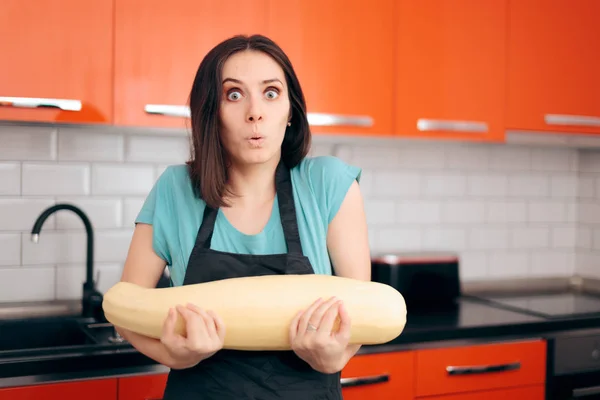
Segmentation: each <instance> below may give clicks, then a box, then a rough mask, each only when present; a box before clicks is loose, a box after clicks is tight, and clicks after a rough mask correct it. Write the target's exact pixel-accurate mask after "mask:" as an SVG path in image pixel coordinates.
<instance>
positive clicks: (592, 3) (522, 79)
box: [506, 0, 600, 133]
mask: <svg viewBox="0 0 600 400" xmlns="http://www.w3.org/2000/svg"><path fill="white" fill-rule="evenodd" d="M598 16H600V2H599V1H597V0H578V1H569V0H553V1H545V0H526V1H521V0H511V1H510V8H509V34H508V72H507V79H508V82H507V83H508V100H507V115H506V125H507V128H508V129H512V130H529V131H555V132H561V133H569V132H581V133H600V74H599V73H598V71H600V56H599V55H598V54H599V50H598V43H600V24H599V23H598Z"/></svg>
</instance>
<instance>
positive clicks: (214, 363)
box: [163, 162, 342, 400]
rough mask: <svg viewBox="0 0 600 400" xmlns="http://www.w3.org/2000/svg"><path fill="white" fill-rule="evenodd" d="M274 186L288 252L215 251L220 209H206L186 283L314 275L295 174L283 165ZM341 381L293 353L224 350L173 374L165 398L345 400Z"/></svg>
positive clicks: (187, 272) (335, 375) (173, 399)
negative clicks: (301, 230)
mask: <svg viewBox="0 0 600 400" xmlns="http://www.w3.org/2000/svg"><path fill="white" fill-rule="evenodd" d="M275 185H276V190H277V197H278V201H279V213H280V215H281V223H282V226H283V233H284V235H285V241H286V244H287V250H288V252H287V253H283V254H274V255H247V254H234V253H227V252H222V251H215V250H211V249H210V243H211V239H212V234H213V229H214V226H215V220H216V218H217V210H215V209H212V208H209V207H206V209H205V211H204V216H203V219H202V224H201V226H200V229H199V230H198V236H197V237H196V244H195V245H194V248H193V250H192V252H191V254H190V258H189V261H188V265H187V270H186V274H185V278H184V281H183V284H184V285H191V284H196V283H203V282H209V281H215V280H220V279H227V278H236V277H244V276H258V275H276V274H279V275H282V274H313V273H314V271H313V268H312V266H311V264H310V261H309V259H308V258H307V257H305V256H304V255H303V253H302V245H301V243H300V235H299V233H298V223H297V220H296V207H295V205H294V195H293V191H292V182H291V178H290V171H289V170H288V168H286V167H285V166H284V165H283V163H281V162H280V163H279V165H278V167H277V170H276V174H275ZM230 295H231V296H235V293H231V294H230ZM277 300H278V299H276V298H273V301H274V302H276V301H277ZM315 300H316V299H315ZM199 306H200V307H202V304H199ZM340 377H341V376H340V373H339V372H337V373H333V374H324V373H321V372H318V371H315V370H314V369H312V368H311V367H310V365H308V364H307V363H306V362H305V361H303V360H302V359H300V358H299V357H298V356H296V354H295V353H294V352H293V351H240V350H226V349H222V350H220V351H218V352H217V353H216V354H214V355H213V356H212V357H210V358H207V359H206V360H204V361H201V362H200V363H199V364H197V365H196V366H194V367H192V368H187V369H182V370H171V371H170V373H169V377H168V380H167V385H166V388H165V392H164V396H163V399H164V400H175V399H177V400H186V399H210V400H212V399H215V400H216V399H219V400H229V399H253V400H270V399H286V400H317V399H319V400H340V399H342V392H341V384H340Z"/></svg>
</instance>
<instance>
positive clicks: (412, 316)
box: [0, 298, 600, 387]
mask: <svg viewBox="0 0 600 400" xmlns="http://www.w3.org/2000/svg"><path fill="white" fill-rule="evenodd" d="M589 328H600V313H599V314H597V315H596V314H593V315H587V316H586V317H585V318H543V317H541V316H535V315H529V314H527V313H524V312H518V311H515V310H510V309H504V308H502V307H499V306H494V305H491V304H489V303H486V302H485V301H479V300H475V299H469V298H462V299H460V300H458V301H457V302H456V304H455V305H454V307H451V308H448V309H446V310H438V311H435V312H434V311H428V312H424V311H423V312H419V313H409V315H408V317H407V324H406V327H405V329H404V331H403V332H402V334H401V335H400V336H399V337H398V338H396V339H394V340H392V341H391V342H389V343H386V344H383V345H373V346H363V347H362V348H361V350H360V351H359V354H367V353H375V352H390V351H403V350H414V349H419V348H428V347H443V346H449V345H453V344H461V343H485V342H490V341H496V340H506V339H519V338H533V337H551V336H552V335H553V334H556V333H560V332H561V331H569V330H578V329H589ZM167 371H168V369H167V368H166V367H164V366H161V365H158V364H157V363H156V362H155V361H153V360H151V359H150V358H148V357H146V356H144V355H142V354H141V353H139V352H137V351H136V350H135V349H134V348H133V347H131V346H130V345H129V344H127V343H125V344H114V345H108V346H85V347H82V348H78V349H68V348H65V350H64V351H49V352H46V353H44V352H41V351H40V352H30V353H29V354H25V355H23V354H21V355H19V356H17V357H8V358H2V357H1V356H0V387H9V386H23V385H32V384H39V383H48V382H56V381H70V380H78V379H92V378H98V377H122V376H128V375H138V374H148V373H160V372H167Z"/></svg>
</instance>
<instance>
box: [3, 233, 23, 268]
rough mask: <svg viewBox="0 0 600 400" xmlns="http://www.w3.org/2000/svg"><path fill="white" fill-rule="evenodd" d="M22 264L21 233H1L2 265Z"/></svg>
mask: <svg viewBox="0 0 600 400" xmlns="http://www.w3.org/2000/svg"><path fill="white" fill-rule="evenodd" d="M7 265H21V234H20V233H0V267H2V266H7Z"/></svg>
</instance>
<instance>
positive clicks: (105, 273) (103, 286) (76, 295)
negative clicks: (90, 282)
mask: <svg viewBox="0 0 600 400" xmlns="http://www.w3.org/2000/svg"><path fill="white" fill-rule="evenodd" d="M122 271H123V267H122V265H120V264H96V265H95V266H94V280H95V281H96V285H97V286H96V288H97V289H98V290H99V291H100V292H101V293H106V291H107V290H108V289H110V287H111V286H113V285H114V284H115V283H117V282H118V281H119V280H120V279H121V273H122ZM85 274H86V269H85V264H81V265H58V266H57V268H56V289H55V290H56V299H57V300H76V299H80V298H81V295H82V292H83V287H82V286H83V283H84V282H85Z"/></svg>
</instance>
